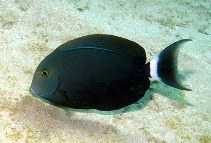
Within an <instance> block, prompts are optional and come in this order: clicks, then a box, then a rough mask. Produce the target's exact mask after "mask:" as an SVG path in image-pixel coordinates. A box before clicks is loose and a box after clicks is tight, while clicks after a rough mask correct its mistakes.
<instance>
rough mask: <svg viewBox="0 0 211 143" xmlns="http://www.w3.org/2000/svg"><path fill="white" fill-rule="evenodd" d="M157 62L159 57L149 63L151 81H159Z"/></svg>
mask: <svg viewBox="0 0 211 143" xmlns="http://www.w3.org/2000/svg"><path fill="white" fill-rule="evenodd" d="M158 61H159V56H157V57H155V58H154V59H152V60H151V61H150V75H151V77H152V80H159V81H161V79H160V77H158Z"/></svg>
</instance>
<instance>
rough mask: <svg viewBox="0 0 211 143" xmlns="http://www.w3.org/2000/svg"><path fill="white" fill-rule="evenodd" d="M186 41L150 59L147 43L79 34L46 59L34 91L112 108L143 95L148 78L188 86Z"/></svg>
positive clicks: (79, 105) (64, 101) (60, 100)
mask: <svg viewBox="0 0 211 143" xmlns="http://www.w3.org/2000/svg"><path fill="white" fill-rule="evenodd" d="M186 41H189V39H185V40H181V41H178V42H175V43H173V44H172V45H170V46H169V47H167V48H166V49H165V50H163V51H162V52H161V53H160V54H159V55H158V56H157V57H156V58H154V59H153V60H152V61H151V62H149V63H146V53H145V50H144V48H143V47H141V46H140V45H139V44H137V43H135V42H133V41H130V40H128V39H124V38H121V37H117V36H113V35H105V34H95V35H88V36H84V37H80V38H77V39H74V40H72V41H69V42H67V43H65V44H63V45H61V46H59V47H58V48H57V49H55V50H54V51H53V52H52V53H51V54H49V55H48V56H47V57H46V58H45V59H43V61H41V63H40V64H39V65H38V67H37V69H36V71H35V73H34V77H33V80H32V84H31V86H30V91H31V92H32V93H33V94H36V95H38V96H39V97H41V98H42V99H44V100H46V101H49V102H50V103H52V104H53V105H55V106H59V107H65V108H74V109H97V110H100V111H110V110H117V109H120V108H123V107H125V106H128V105H130V104H132V103H134V102H136V101H138V100H140V99H141V98H142V97H143V96H144V94H145V92H146V91H147V89H148V88H149V86H150V80H149V78H155V79H159V80H161V81H163V82H164V83H166V84H168V85H170V86H173V87H176V88H179V89H183V90H188V89H187V88H186V87H184V86H183V85H182V83H181V82H180V80H179V77H178V72H177V67H176V65H177V59H176V58H177V54H178V50H179V47H180V45H181V44H182V43H184V42H186ZM171 64H173V65H171Z"/></svg>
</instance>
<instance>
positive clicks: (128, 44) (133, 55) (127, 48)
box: [55, 34, 146, 64]
mask: <svg viewBox="0 0 211 143" xmlns="http://www.w3.org/2000/svg"><path fill="white" fill-rule="evenodd" d="M77 47H96V48H104V49H107V50H111V51H114V52H117V53H120V54H122V55H125V56H127V57H128V58H129V59H131V60H132V61H134V62H135V63H137V64H145V62H146V53H145V50H144V48H143V47H141V46H140V45H139V44H137V43H135V42H133V41H130V40H127V39H125V38H121V37H117V36H113V35H106V34H94V35H87V36H83V37H79V38H76V39H73V40H71V41H68V42H67V43H65V44H63V45H61V46H59V47H58V48H57V49H56V50H55V51H58V50H65V49H69V48H77Z"/></svg>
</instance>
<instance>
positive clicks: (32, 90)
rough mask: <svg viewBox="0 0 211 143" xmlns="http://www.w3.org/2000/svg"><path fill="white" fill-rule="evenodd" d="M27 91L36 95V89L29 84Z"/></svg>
mask: <svg viewBox="0 0 211 143" xmlns="http://www.w3.org/2000/svg"><path fill="white" fill-rule="evenodd" d="M29 92H30V93H31V94H32V95H37V93H36V91H35V90H34V89H33V88H32V87H31V86H30V87H29Z"/></svg>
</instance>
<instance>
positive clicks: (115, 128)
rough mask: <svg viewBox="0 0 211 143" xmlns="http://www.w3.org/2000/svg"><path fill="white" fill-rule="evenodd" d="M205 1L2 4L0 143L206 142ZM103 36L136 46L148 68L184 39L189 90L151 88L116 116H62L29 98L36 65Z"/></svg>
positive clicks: (210, 71)
mask: <svg viewBox="0 0 211 143" xmlns="http://www.w3.org/2000/svg"><path fill="white" fill-rule="evenodd" d="M210 9H211V2H210V1H209V0H182V1H180V0H113V1H112V0H111V1H106V0H105V1H104V0H0V143H7V142H8V143H12V142H29V143H33V142H52V143H58V142H66V143H91V142H102V143H103V142H106V143H107V142H112V143H115V142H119V143H148V142H149V143H181V142H182V143H198V142H201V143H208V142H211V88H210V87H211V76H210V75H211V68H210V67H211V66H210V64H211V47H210V46H211V45H210V44H211V36H210V34H211V28H210V25H211V24H210V23H211V11H210ZM93 33H106V34H114V35H118V36H121V37H125V38H128V39H130V40H133V41H136V42H137V43H139V44H140V45H142V46H143V47H144V48H145V50H146V52H147V58H148V61H149V60H150V59H152V58H153V57H154V56H156V55H157V54H158V53H159V52H160V51H161V50H162V49H164V48H165V47H166V46H167V45H169V44H171V43H173V42H175V41H177V40H180V39H183V38H190V39H192V40H193V41H192V42H189V43H187V44H185V45H184V46H183V48H182V49H181V51H180V53H179V58H178V60H179V72H180V77H181V79H182V81H183V83H184V84H185V85H186V86H187V87H189V88H191V89H192V90H193V91H181V90H177V89H174V88H171V87H169V86H167V85H164V84H163V83H160V82H152V84H151V88H150V89H149V90H148V91H147V93H146V95H145V97H144V99H142V100H140V101H139V102H138V103H136V104H134V105H132V106H129V107H127V108H124V109H122V110H121V111H119V112H118V113H119V114H111V115H101V114H97V113H80V112H70V113H66V112H65V111H64V110H63V109H60V108H58V107H54V106H52V105H49V104H47V103H45V102H43V101H40V100H38V99H36V98H34V97H33V96H31V95H30V93H29V92H28V88H29V86H30V83H31V80H32V76H33V72H34V70H35V68H36V67H37V65H38V64H39V62H40V61H41V60H42V59H43V58H44V57H45V56H46V55H48V54H49V53H50V52H52V51H53V50H54V49H55V48H57V47H58V46H59V45H60V44H63V43H65V42H66V41H68V40H71V39H73V38H76V37H79V36H83V35H87V34H93Z"/></svg>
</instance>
